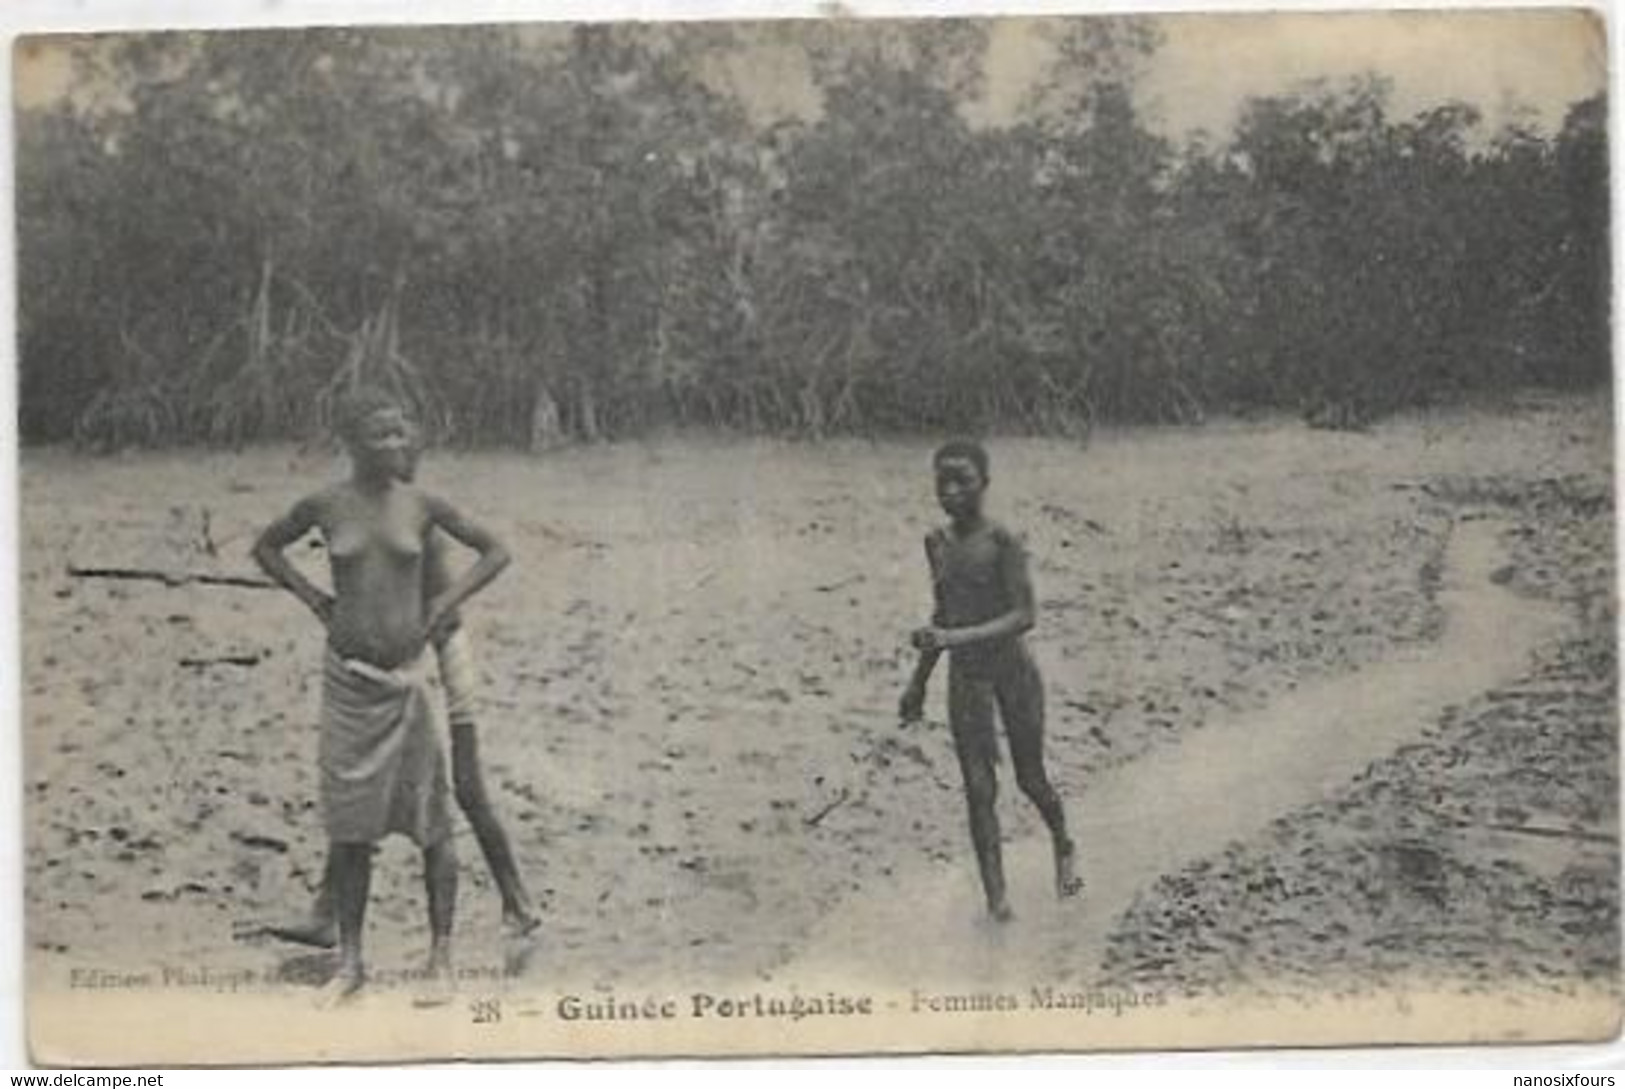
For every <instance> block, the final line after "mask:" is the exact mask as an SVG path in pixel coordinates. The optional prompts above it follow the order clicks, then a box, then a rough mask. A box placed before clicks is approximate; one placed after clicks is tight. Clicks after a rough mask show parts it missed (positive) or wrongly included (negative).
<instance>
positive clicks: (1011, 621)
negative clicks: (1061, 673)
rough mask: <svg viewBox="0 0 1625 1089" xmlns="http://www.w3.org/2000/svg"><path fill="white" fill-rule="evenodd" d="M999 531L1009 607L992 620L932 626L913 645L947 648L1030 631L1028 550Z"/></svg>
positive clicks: (1032, 608)
mask: <svg viewBox="0 0 1625 1089" xmlns="http://www.w3.org/2000/svg"><path fill="white" fill-rule="evenodd" d="M999 532H1000V541H999V546H1000V547H999V575H1000V579H1001V581H1002V582H1003V583H1004V588H1005V591H1006V593H1007V594H1008V595H1009V598H1010V601H1011V607H1010V609H1009V610H1008V611H1007V612H1004V613H1001V614H1000V615H998V616H995V617H994V618H993V619H991V620H987V621H984V622H983V623H980V624H972V625H969V626H967V627H963V628H944V627H941V626H940V625H936V626H933V627H931V628H928V629H926V630H925V631H924V632H922V633H919V634H920V635H921V636H924V638H917V639H916V642H915V645H916V646H919V647H920V648H921V649H922V650H923V649H925V647H926V646H932V647H935V648H937V649H938V650H949V649H952V648H953V647H964V646H970V645H972V644H975V643H987V642H993V641H996V640H1000V639H1013V638H1015V637H1016V636H1018V635H1025V634H1026V633H1027V632H1029V631H1031V630H1032V627H1033V624H1034V622H1035V621H1036V619H1037V615H1038V610H1037V607H1036V606H1035V605H1034V603H1033V598H1034V595H1033V582H1032V577H1031V576H1030V575H1029V574H1028V573H1027V550H1026V549H1025V548H1023V547H1022V546H1021V542H1020V541H1019V540H1017V539H1016V538H1015V537H1013V536H1011V535H1010V534H1008V533H1005V532H1004V531H1002V530H1001V531H999ZM922 644H924V645H922Z"/></svg>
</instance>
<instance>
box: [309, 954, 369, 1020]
mask: <svg viewBox="0 0 1625 1089" xmlns="http://www.w3.org/2000/svg"><path fill="white" fill-rule="evenodd" d="M366 982H367V973H366V972H365V971H364V970H363V969H362V967H361V965H359V964H349V965H340V966H339V970H338V972H336V973H335V974H334V976H333V978H332V979H330V980H328V981H327V983H326V984H325V985H324V986H323V987H322V988H321V990H319V991H317V992H316V1008H317V1009H322V1010H331V1009H336V1008H337V1007H339V1006H343V1005H345V1004H347V1003H349V1002H351V1001H353V1000H354V999H355V997H356V996H357V995H358V994H360V993H361V989H362V987H364V986H365V985H366Z"/></svg>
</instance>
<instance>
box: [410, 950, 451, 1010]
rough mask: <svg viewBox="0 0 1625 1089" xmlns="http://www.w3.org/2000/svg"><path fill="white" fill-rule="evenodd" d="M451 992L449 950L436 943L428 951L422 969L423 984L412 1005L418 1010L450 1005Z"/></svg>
mask: <svg viewBox="0 0 1625 1089" xmlns="http://www.w3.org/2000/svg"><path fill="white" fill-rule="evenodd" d="M452 991H453V973H452V970H451V949H450V948H449V947H448V946H447V945H446V944H445V943H443V942H438V941H437V942H436V943H435V944H434V946H433V947H432V948H431V949H430V950H429V962H428V963H427V964H426V965H424V968H423V982H422V985H421V986H420V987H419V988H418V993H417V994H416V995H415V996H414V997H413V998H412V1005H414V1006H416V1007H417V1008H418V1009H433V1008H434V1007H436V1006H446V1005H450V1004H451V1000H452V997H453V995H452Z"/></svg>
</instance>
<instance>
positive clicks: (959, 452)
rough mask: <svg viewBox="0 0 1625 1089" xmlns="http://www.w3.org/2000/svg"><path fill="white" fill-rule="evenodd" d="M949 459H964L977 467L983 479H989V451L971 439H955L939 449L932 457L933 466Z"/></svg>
mask: <svg viewBox="0 0 1625 1089" xmlns="http://www.w3.org/2000/svg"><path fill="white" fill-rule="evenodd" d="M949 458H963V459H964V460H966V461H968V462H970V463H971V464H972V465H974V466H976V471H977V472H979V473H981V474H982V479H983V480H986V479H987V478H988V459H987V450H986V448H984V447H983V446H982V444H981V443H979V442H975V441H973V440H971V439H954V440H952V441H951V442H945V443H943V444H942V445H941V446H939V447H937V452H936V453H935V454H932V455H931V464H932V465H941V464H942V463H943V462H944V461H946V460H948V459H949Z"/></svg>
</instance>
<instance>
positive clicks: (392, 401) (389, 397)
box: [333, 386, 406, 442]
mask: <svg viewBox="0 0 1625 1089" xmlns="http://www.w3.org/2000/svg"><path fill="white" fill-rule="evenodd" d="M391 410H393V411H395V412H399V413H401V414H402V415H405V414H406V406H405V405H404V404H402V403H401V400H400V398H398V397H396V396H395V395H394V394H393V393H390V392H389V391H388V390H385V389H379V388H378V387H376V386H364V387H362V388H361V389H358V390H354V391H352V392H350V393H347V394H345V395H344V397H343V399H341V400H340V401H339V403H338V407H337V408H336V409H335V410H334V412H333V430H334V431H335V432H336V433H337V434H338V437H339V438H340V439H342V440H344V441H345V442H354V441H355V440H356V439H357V438H358V437H359V436H360V433H361V425H362V424H364V423H366V422H367V417H368V416H371V415H373V414H374V413H377V412H388V411H391Z"/></svg>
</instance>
